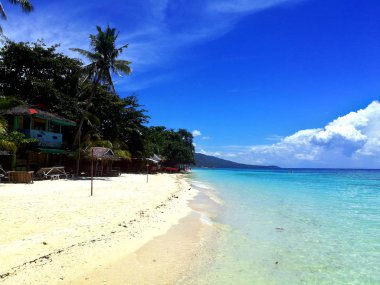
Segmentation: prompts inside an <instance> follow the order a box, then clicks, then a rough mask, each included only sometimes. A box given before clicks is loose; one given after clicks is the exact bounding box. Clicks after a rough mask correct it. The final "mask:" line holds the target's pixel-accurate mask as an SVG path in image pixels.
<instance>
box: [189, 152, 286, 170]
mask: <svg viewBox="0 0 380 285" xmlns="http://www.w3.org/2000/svg"><path fill="white" fill-rule="evenodd" d="M194 158H195V167H207V168H243V169H277V168H280V167H278V166H275V165H269V166H264V165H250V164H242V163H237V162H233V161H229V160H226V159H221V158H217V157H215V156H211V155H205V154H202V153H195V155H194Z"/></svg>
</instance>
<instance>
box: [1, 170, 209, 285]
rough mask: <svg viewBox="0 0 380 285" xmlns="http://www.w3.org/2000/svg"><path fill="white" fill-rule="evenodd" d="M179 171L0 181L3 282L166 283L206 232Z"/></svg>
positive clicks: (185, 267) (193, 193)
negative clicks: (92, 183) (78, 178)
mask: <svg viewBox="0 0 380 285" xmlns="http://www.w3.org/2000/svg"><path fill="white" fill-rule="evenodd" d="M198 194H199V193H198V191H197V190H196V189H194V188H192V187H191V186H190V184H189V183H188V182H187V181H186V180H185V179H184V177H183V175H180V174H158V175H150V176H149V182H147V179H146V176H145V175H137V174H123V175H122V176H121V177H113V178H97V179H95V180H94V195H93V196H92V197H90V180H89V179H81V180H54V181H50V180H48V181H36V182H35V183H34V184H0V231H1V233H2V234H1V236H0V260H1V261H2V262H1V264H0V275H1V278H0V283H1V284H171V283H174V282H175V281H176V280H179V279H180V278H181V276H183V275H184V274H185V273H186V272H187V271H188V269H189V266H191V261H192V260H194V256H196V255H197V252H198V251H199V250H200V249H201V247H202V246H204V245H205V240H206V239H205V237H207V235H208V234H209V233H210V228H211V227H209V226H208V224H207V223H205V222H202V219H201V217H202V214H201V212H199V205H198V208H197V211H194V210H193V209H192V208H191V207H190V201H194V198H195V197H196V196H197V195H198Z"/></svg>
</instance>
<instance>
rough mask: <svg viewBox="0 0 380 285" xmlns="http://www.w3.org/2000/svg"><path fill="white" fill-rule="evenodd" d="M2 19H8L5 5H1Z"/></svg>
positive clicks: (0, 14) (0, 15)
mask: <svg viewBox="0 0 380 285" xmlns="http://www.w3.org/2000/svg"><path fill="white" fill-rule="evenodd" d="M0 17H1V19H3V20H6V19H7V14H6V13H5V10H4V7H3V5H2V4H1V3H0Z"/></svg>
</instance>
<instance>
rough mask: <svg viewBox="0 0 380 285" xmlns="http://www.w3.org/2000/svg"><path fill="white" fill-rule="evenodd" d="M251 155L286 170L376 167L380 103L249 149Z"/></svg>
mask: <svg viewBox="0 0 380 285" xmlns="http://www.w3.org/2000/svg"><path fill="white" fill-rule="evenodd" d="M250 154H251V156H252V157H254V158H256V159H262V160H263V161H266V162H269V161H272V162H276V163H279V164H282V165H289V166H311V165H314V166H326V167H379V166H380V160H379V159H378V157H379V155H380V103H379V102H378V101H374V102H372V103H371V104H369V105H368V106H367V107H366V108H364V109H361V110H358V111H356V112H351V113H349V114H347V115H345V116H342V117H339V118H337V119H336V120H334V121H332V122H330V123H328V124H327V125H326V126H325V127H323V128H317V129H306V130H301V131H298V132H296V133H295V134H293V135H290V136H287V137H285V138H283V139H281V140H280V141H279V142H278V143H275V144H270V145H258V146H252V147H251V149H250Z"/></svg>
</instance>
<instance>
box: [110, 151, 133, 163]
mask: <svg viewBox="0 0 380 285" xmlns="http://www.w3.org/2000/svg"><path fill="white" fill-rule="evenodd" d="M113 153H114V154H115V156H117V157H119V158H123V159H127V160H131V159H132V155H131V153H130V152H129V151H128V150H121V149H116V150H114V151H113Z"/></svg>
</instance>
